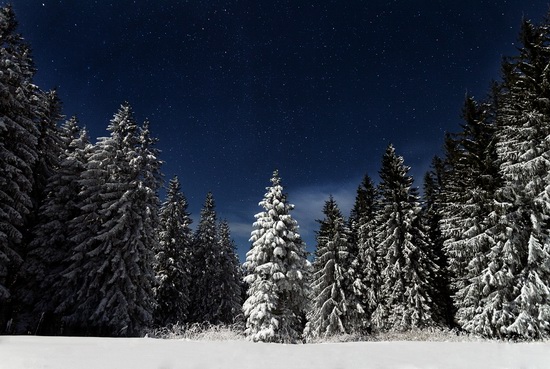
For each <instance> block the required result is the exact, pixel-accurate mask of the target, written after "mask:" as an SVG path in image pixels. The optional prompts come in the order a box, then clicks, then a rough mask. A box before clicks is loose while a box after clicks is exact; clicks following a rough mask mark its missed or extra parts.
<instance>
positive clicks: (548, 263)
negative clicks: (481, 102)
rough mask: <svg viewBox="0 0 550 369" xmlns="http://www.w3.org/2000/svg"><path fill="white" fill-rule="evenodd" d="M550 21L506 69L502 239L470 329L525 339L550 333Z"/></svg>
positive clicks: (525, 31)
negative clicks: (549, 225)
mask: <svg viewBox="0 0 550 369" xmlns="http://www.w3.org/2000/svg"><path fill="white" fill-rule="evenodd" d="M549 27H550V23H549V22H548V19H547V21H546V23H544V24H543V25H541V26H536V25H533V24H532V23H531V22H529V21H527V20H525V21H524V22H523V26H522V30H521V35H520V39H521V41H522V44H523V45H522V47H521V48H520V49H519V51H520V55H519V56H518V57H516V58H513V59H510V60H508V61H506V62H505V63H504V65H503V74H504V75H503V84H502V88H501V95H500V97H499V106H498V111H497V127H498V130H497V138H498V144H497V154H498V161H499V163H500V171H501V173H502V175H503V180H504V184H503V186H502V188H501V189H500V190H499V191H498V193H497V201H498V205H499V207H498V209H497V211H496V212H495V213H496V219H497V221H498V224H497V225H496V226H495V227H494V228H493V229H492V230H490V233H489V235H490V236H491V237H493V238H494V239H495V240H496V245H495V246H494V247H493V248H492V249H491V251H490V253H489V255H488V259H489V260H490V263H489V265H488V267H487V268H486V269H485V270H483V272H482V277H481V281H482V284H481V285H480V288H479V290H480V291H482V292H483V297H482V298H483V301H482V302H481V304H480V305H481V307H480V308H479V309H478V310H477V314H476V316H475V317H474V319H475V320H474V323H473V324H472V327H471V329H470V330H471V331H473V332H476V333H483V334H485V335H487V336H492V337H520V338H523V339H526V338H527V339H532V338H537V339H538V338H542V337H548V335H549V334H550V242H549V241H550V240H549V227H548V221H549V219H550V196H549V195H548V194H549V193H550V174H549V173H550V156H549V153H550V86H549V84H548V81H549V79H550V70H549V68H548V65H549V64H550V29H549Z"/></svg>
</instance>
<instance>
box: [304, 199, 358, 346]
mask: <svg viewBox="0 0 550 369" xmlns="http://www.w3.org/2000/svg"><path fill="white" fill-rule="evenodd" d="M323 213H324V214H325V218H324V219H323V220H320V221H319V223H320V229H319V232H318V233H317V250H316V252H315V260H314V262H313V272H312V282H311V292H312V295H311V300H312V304H311V305H312V306H311V310H310V312H309V314H308V327H307V334H308V335H309V336H311V337H312V338H317V337H327V336H331V335H338V334H346V333H352V332H353V331H356V330H358V329H359V328H360V326H361V324H359V322H360V321H361V317H360V316H359V315H360V314H362V313H363V310H362V306H361V304H360V303H359V301H358V300H359V299H358V296H356V295H355V294H354V293H353V291H349V289H348V287H349V286H350V285H352V282H353V281H350V280H349V279H350V278H352V276H351V275H350V274H349V273H348V271H347V270H346V267H347V266H348V265H349V264H350V262H349V258H351V257H352V255H350V252H349V248H350V245H349V243H350V241H349V233H350V232H349V230H348V228H347V226H346V224H345V221H344V217H343V216H342V213H341V212H340V209H339V208H338V205H337V204H336V201H334V199H333V197H332V196H331V197H330V198H329V200H327V201H326V202H325V206H324V208H323ZM358 305H359V308H360V310H359V311H358V309H357V306H358Z"/></svg>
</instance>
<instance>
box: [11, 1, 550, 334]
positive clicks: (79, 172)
mask: <svg viewBox="0 0 550 369" xmlns="http://www.w3.org/2000/svg"><path fill="white" fill-rule="evenodd" d="M520 40H521V45H520V46H519V48H518V55H517V56H514V57H511V58H506V59H505V60H504V61H503V64H502V80H501V81H499V82H495V83H494V85H493V86H492V88H491V91H490V93H489V94H488V97H487V98H486V99H485V100H484V101H476V100H475V99H474V98H473V97H470V96H468V97H466V101H465V104H464V107H463V114H462V116H463V124H462V126H461V129H460V131H459V132H458V133H455V134H448V135H447V136H446V137H445V146H444V150H445V154H444V156H443V157H441V158H439V157H436V158H434V160H433V164H432V168H431V170H430V171H429V172H428V173H427V174H426V175H425V177H424V188H423V195H422V196H421V195H420V194H419V191H418V189H416V188H414V187H413V178H412V177H411V176H410V175H409V173H408V171H409V167H407V166H406V165H405V163H404V159H403V157H401V156H399V155H398V154H397V153H396V150H395V148H394V147H393V146H392V145H390V146H388V147H387V149H386V151H385V153H384V155H383V157H382V162H381V166H380V171H379V180H378V181H376V183H377V185H376V184H375V182H374V181H373V180H372V179H371V178H370V177H369V176H368V175H366V176H365V178H364V180H363V181H362V183H361V184H360V186H359V188H358V190H357V197H356V201H355V205H354V207H353V209H352V212H351V214H350V216H349V217H348V218H347V219H346V218H345V217H344V216H343V214H342V213H341V211H340V210H339V208H338V205H337V203H336V201H335V200H334V199H333V198H329V199H328V200H327V201H326V203H325V206H324V209H323V213H324V219H322V220H319V230H318V232H317V239H316V241H317V247H316V251H315V255H314V258H313V262H312V263H310V262H309V261H308V255H307V253H306V251H305V245H304V243H303V241H302V240H301V238H300V235H299V230H298V226H297V223H296V221H295V220H294V219H293V218H292V216H291V211H292V209H293V205H291V204H290V203H289V202H288V198H287V195H286V194H285V193H284V190H283V187H282V182H281V178H280V177H279V173H278V172H277V171H275V172H274V174H273V176H272V178H271V186H269V187H268V188H267V192H266V194H265V196H264V199H263V200H262V201H261V202H260V206H261V207H262V209H263V210H262V212H260V213H258V214H257V215H256V221H255V222H254V224H253V227H254V230H253V232H252V234H251V242H252V247H251V249H250V251H249V252H248V253H247V257H246V262H245V263H244V265H243V266H242V267H241V266H240V265H239V263H238V260H237V258H236V256H235V246H234V244H233V241H232V240H231V235H230V230H229V226H228V224H227V222H224V221H221V222H220V221H219V220H218V219H217V216H216V212H215V205H214V199H213V196H212V194H211V193H209V194H208V195H207V197H206V201H205V204H204V207H203V209H202V211H201V214H200V220H199V224H198V226H197V227H196V230H195V231H192V229H191V228H190V224H191V222H192V220H191V217H190V214H189V213H188V211H187V201H186V199H185V196H184V195H183V193H182V192H181V188H180V183H179V181H178V179H177V177H175V178H173V179H172V180H171V181H170V182H169V184H168V188H167V195H166V199H165V201H164V202H162V203H161V201H160V200H159V197H158V192H159V189H160V186H161V185H162V184H161V164H162V163H161V161H160V160H159V158H158V150H157V149H156V148H155V143H156V140H155V139H154V138H153V137H152V136H151V133H150V130H149V123H148V122H144V123H143V124H141V125H138V124H137V123H136V121H135V118H134V116H133V113H132V109H131V107H130V106H129V104H127V103H125V104H123V105H122V106H121V107H120V109H119V110H118V112H116V114H115V115H114V117H113V119H112V120H111V121H110V123H109V125H108V131H109V133H110V135H109V136H108V137H102V138H99V139H98V140H97V142H96V143H95V144H92V143H91V142H90V140H89V138H88V136H87V134H86V131H85V130H84V129H82V128H81V127H80V126H79V123H78V121H77V120H76V118H71V119H69V120H67V121H66V122H64V123H62V124H60V122H61V121H63V116H62V112H61V111H62V109H61V102H60V101H59V99H58V98H57V95H56V93H55V91H47V92H45V91H42V90H40V89H39V88H38V87H37V86H35V85H34V84H33V83H32V79H33V75H34V67H33V63H32V59H31V56H30V53H29V48H28V46H27V45H26V44H25V43H24V42H23V40H22V38H21V36H19V35H18V34H17V33H16V22H15V18H14V14H13V11H12V9H11V8H10V7H9V6H8V7H4V8H1V9H0V43H1V45H0V117H1V119H0V331H2V332H6V333H33V334H67V335H68V334H71V335H109V336H120V335H138V334H140V333H142V332H143V330H144V329H147V328H150V327H154V326H166V325H170V324H174V323H178V322H179V323H194V322H196V323H202V322H208V323H212V324H225V323H233V322H236V321H241V322H243V323H244V325H245V334H246V335H247V336H248V337H249V338H250V339H252V340H254V341H269V342H297V341H300V340H303V339H307V340H315V339H322V338H326V337H327V336H331V335H340V334H356V335H365V334H369V333H373V332H381V331H407V330H412V329H417V328H418V329H422V328H432V327H436V328H448V327H451V328H456V329H459V330H463V331H465V332H469V333H472V334H476V335H480V336H484V337H488V338H501V339H541V338H546V337H548V336H549V333H550V234H549V231H550V223H549V222H550V21H549V20H545V21H544V22H543V23H541V24H539V25H536V24H533V23H531V22H530V21H528V20H524V21H523V24H522V29H521V33H520ZM243 281H244V282H243ZM243 291H245V292H243ZM243 300H244V302H243Z"/></svg>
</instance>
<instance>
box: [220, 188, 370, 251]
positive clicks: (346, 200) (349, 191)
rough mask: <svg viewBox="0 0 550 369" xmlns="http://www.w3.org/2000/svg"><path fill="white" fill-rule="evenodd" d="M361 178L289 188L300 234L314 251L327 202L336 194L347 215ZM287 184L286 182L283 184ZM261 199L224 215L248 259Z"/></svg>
mask: <svg viewBox="0 0 550 369" xmlns="http://www.w3.org/2000/svg"><path fill="white" fill-rule="evenodd" d="M359 183H360V180H359V179H354V180H349V181H347V182H331V183H322V184H316V185H311V186H305V187H299V188H286V187H285V192H286V193H287V194H288V200H289V202H290V203H291V204H294V205H295V208H294V210H293V211H292V212H291V214H292V217H293V218H294V219H296V221H297V222H298V225H299V226H300V235H301V236H302V239H303V240H304V241H305V242H306V244H307V249H308V250H309V251H313V249H314V248H315V231H316V230H317V229H318V227H319V225H318V224H317V222H316V219H322V218H323V205H324V204H325V201H326V200H328V198H329V196H330V195H332V196H333V197H334V199H335V200H336V202H337V204H338V206H339V207H340V210H341V211H342V213H343V214H344V215H345V216H347V215H349V212H350V210H351V208H352V207H353V203H354V201H355V195H356V191H357V186H358V185H359ZM283 185H284V183H283ZM260 200H261V199H258V200H257V201H255V202H254V203H253V204H252V203H251V204H249V205H247V206H245V207H241V208H239V209H238V210H237V208H235V211H233V212H231V213H226V214H221V216H222V217H223V218H225V219H227V221H228V222H229V226H230V229H231V235H232V236H233V238H234V239H235V241H236V243H237V251H238V253H239V256H240V258H241V260H242V261H244V258H245V255H246V252H247V251H248V250H249V249H250V242H249V241H248V240H249V238H250V233H251V231H252V230H253V227H252V223H253V222H254V214H257V213H259V212H261V211H262V209H261V208H260V207H258V205H257V204H258V202H259V201H260Z"/></svg>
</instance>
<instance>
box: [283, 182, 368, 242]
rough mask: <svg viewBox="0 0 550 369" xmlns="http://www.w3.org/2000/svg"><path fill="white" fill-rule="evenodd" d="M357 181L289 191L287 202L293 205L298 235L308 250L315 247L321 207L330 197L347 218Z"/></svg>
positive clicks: (324, 184)
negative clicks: (298, 227) (298, 228)
mask: <svg viewBox="0 0 550 369" xmlns="http://www.w3.org/2000/svg"><path fill="white" fill-rule="evenodd" d="M358 185H359V180H353V181H347V182H333V183H323V184H318V185H312V186H307V187H302V188H298V189H296V190H293V191H290V193H289V201H290V202H291V203H293V204H294V205H295V209H294V211H293V213H292V214H293V217H294V218H295V219H296V220H297V221H298V224H299V225H300V235H301V236H302V238H303V239H304V240H305V241H306V243H307V245H308V249H309V250H310V251H311V249H312V248H313V247H314V245H315V231H316V230H317V228H318V227H319V226H318V224H317V222H316V220H317V219H322V218H323V206H324V204H325V201H326V200H328V198H329V196H330V195H332V196H333V197H334V199H335V201H336V203H337V204H338V207H339V208H340V210H341V211H342V213H343V214H344V216H347V215H348V214H349V212H350V210H351V208H352V207H353V203H354V201H355V195H356V191H357V186H358Z"/></svg>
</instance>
